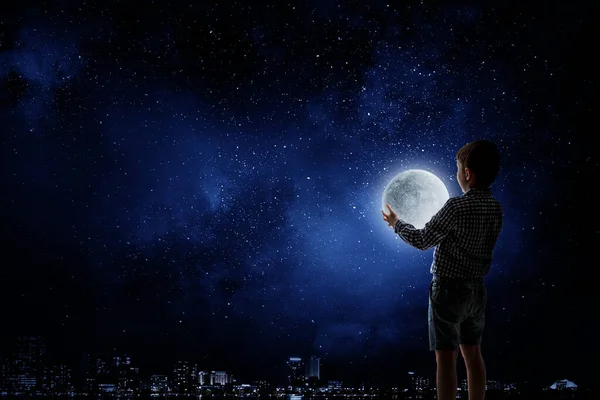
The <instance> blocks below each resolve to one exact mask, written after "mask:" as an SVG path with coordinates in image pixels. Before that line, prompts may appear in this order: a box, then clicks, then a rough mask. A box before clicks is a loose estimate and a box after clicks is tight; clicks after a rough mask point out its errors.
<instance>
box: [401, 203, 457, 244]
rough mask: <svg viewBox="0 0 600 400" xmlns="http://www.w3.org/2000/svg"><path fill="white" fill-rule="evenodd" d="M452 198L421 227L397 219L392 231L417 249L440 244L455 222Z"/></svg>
mask: <svg viewBox="0 0 600 400" xmlns="http://www.w3.org/2000/svg"><path fill="white" fill-rule="evenodd" d="M453 200H454V199H453V198H450V199H448V201H446V203H445V204H444V206H443V207H442V209H441V210H440V211H438V212H437V214H435V215H434V216H433V217H432V218H431V220H430V221H429V222H428V223H426V224H425V227H424V228H423V229H417V228H415V227H414V226H413V225H411V224H409V223H407V222H404V221H402V220H400V219H399V220H398V221H397V222H396V224H395V226H394V232H395V233H397V234H398V235H399V236H400V237H401V238H402V240H404V241H405V242H406V243H408V244H410V245H411V246H413V247H416V248H417V249H419V250H427V249H429V248H431V247H433V246H436V245H438V244H440V243H441V242H442V240H444V238H445V237H446V236H448V234H449V233H450V231H451V230H452V228H453V227H454V225H455V224H456V212H455V211H456V210H455V207H454V205H453V204H454V201H453Z"/></svg>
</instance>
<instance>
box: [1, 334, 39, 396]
mask: <svg viewBox="0 0 600 400" xmlns="http://www.w3.org/2000/svg"><path fill="white" fill-rule="evenodd" d="M14 349H15V351H14V353H13V354H12V355H9V357H7V359H6V360H5V363H4V365H3V372H4V385H3V386H4V388H3V389H4V390H5V391H6V392H7V393H21V394H35V393H41V392H43V391H44V389H45V385H46V379H45V377H46V367H45V365H46V341H45V340H44V339H43V338H42V337H39V336H35V337H19V338H17V339H16V342H15V347H14Z"/></svg>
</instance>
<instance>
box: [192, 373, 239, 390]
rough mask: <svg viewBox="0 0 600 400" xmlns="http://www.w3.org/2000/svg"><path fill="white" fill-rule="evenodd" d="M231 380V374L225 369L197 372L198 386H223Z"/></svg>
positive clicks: (232, 380) (231, 381)
mask: <svg viewBox="0 0 600 400" xmlns="http://www.w3.org/2000/svg"><path fill="white" fill-rule="evenodd" d="M233 382H234V379H233V376H232V375H230V374H228V373H227V372H225V371H210V372H209V371H200V372H198V383H199V384H200V386H225V385H227V384H229V383H233Z"/></svg>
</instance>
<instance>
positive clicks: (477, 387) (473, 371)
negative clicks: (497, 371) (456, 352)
mask: <svg viewBox="0 0 600 400" xmlns="http://www.w3.org/2000/svg"><path fill="white" fill-rule="evenodd" d="M460 352H461V353H462V356H463V359H464V360H465V366H466V367H467V384H468V389H469V400H483V399H485V381H486V372H485V363H484V362H483V356H482V355H481V346H480V345H478V344H475V345H467V344H461V345H460Z"/></svg>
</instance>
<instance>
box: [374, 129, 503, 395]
mask: <svg viewBox="0 0 600 400" xmlns="http://www.w3.org/2000/svg"><path fill="white" fill-rule="evenodd" d="M456 166H457V169H458V171H457V173H456V179H457V180H458V184H459V185H460V187H461V189H462V191H463V193H464V194H463V195H461V196H457V197H453V198H450V199H449V200H448V201H447V202H446V204H444V206H443V207H442V209H441V210H440V211H439V212H438V213H437V214H436V215H434V216H433V217H432V218H431V220H430V221H429V222H428V223H427V224H426V225H425V227H424V228H423V229H416V228H415V227H414V226H412V225H411V224H408V223H406V222H404V221H402V220H400V219H399V218H398V215H397V214H396V213H395V212H394V210H392V208H391V207H390V206H389V204H386V206H387V208H388V210H389V214H386V213H385V212H383V210H382V211H381V212H382V213H383V219H384V221H386V222H387V223H388V224H389V226H391V227H393V228H394V232H395V233H397V234H398V235H400V237H401V238H402V240H404V241H405V242H406V243H408V244H410V245H411V246H414V247H416V248H417V249H420V250H426V249H428V248H430V247H433V246H435V250H434V253H433V263H432V264H431V270H430V271H431V273H432V274H433V279H432V281H431V285H430V287H429V311H428V314H429V315H428V324H429V347H430V349H431V350H435V358H436V363H437V373H436V376H437V378H436V382H437V394H438V395H437V398H438V399H439V400H446V399H452V400H454V399H456V386H457V377H456V359H457V357H458V348H459V347H460V352H461V354H462V356H463V359H464V361H465V365H466V368H467V381H468V389H469V399H470V400H480V399H484V397H485V382H486V371H485V364H484V362H483V357H482V355H481V347H480V343H481V336H482V333H483V325H484V320H485V307H486V302H487V292H486V288H485V285H484V281H483V277H484V276H485V275H486V274H487V273H488V271H489V269H490V264H491V262H492V254H493V250H494V246H495V245H496V240H497V239H498V235H499V234H500V231H501V230H502V207H501V206H500V203H499V202H498V200H496V199H495V198H494V197H493V196H492V194H491V190H490V185H491V184H492V183H493V182H494V180H495V179H496V176H497V175H498V171H499V169H500V156H499V154H498V149H497V148H496V146H495V145H494V144H493V143H491V142H489V141H487V140H477V141H474V142H472V143H468V144H466V145H465V146H463V147H462V148H461V149H460V150H459V151H458V152H457V153H456Z"/></svg>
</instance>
